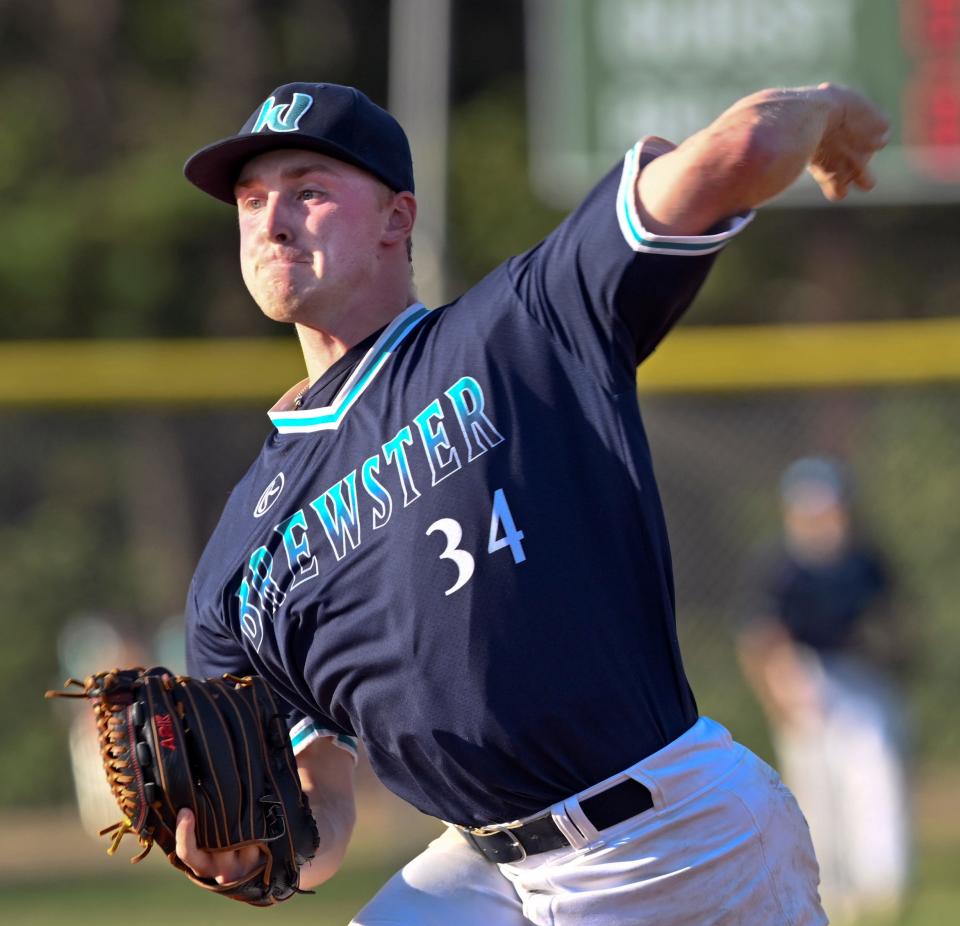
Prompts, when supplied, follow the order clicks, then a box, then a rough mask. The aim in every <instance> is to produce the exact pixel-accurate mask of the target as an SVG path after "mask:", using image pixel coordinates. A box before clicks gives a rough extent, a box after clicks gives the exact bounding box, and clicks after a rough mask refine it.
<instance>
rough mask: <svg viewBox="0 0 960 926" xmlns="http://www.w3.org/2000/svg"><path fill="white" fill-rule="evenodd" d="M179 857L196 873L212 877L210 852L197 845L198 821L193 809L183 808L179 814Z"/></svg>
mask: <svg viewBox="0 0 960 926" xmlns="http://www.w3.org/2000/svg"><path fill="white" fill-rule="evenodd" d="M176 839H177V857H178V858H179V859H180V861H182V862H183V863H184V864H185V865H187V866H188V867H189V868H190V869H191V870H192V871H193V873H194V874H195V875H197V876H199V877H201V878H209V877H212V871H211V869H212V865H211V862H212V859H211V856H210V853H209V852H205V851H204V850H203V849H200V848H198V846H197V821H196V818H195V817H194V816H193V813H192V811H189V810H181V811H180V813H178V814H177V836H176Z"/></svg>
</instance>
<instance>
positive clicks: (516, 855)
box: [457, 778, 653, 863]
mask: <svg viewBox="0 0 960 926" xmlns="http://www.w3.org/2000/svg"><path fill="white" fill-rule="evenodd" d="M651 807H653V798H652V797H651V796H650V792H649V791H648V790H647V789H646V788H645V787H644V786H643V785H642V784H640V782H639V781H634V780H633V779H632V778H628V779H627V780H626V781H622V782H620V784H618V785H614V786H613V787H612V788H607V790H606V791H601V792H600V793H599V794H595V795H594V796H593V797H588V798H585V799H584V800H582V801H580V809H581V810H582V811H583V812H584V814H585V816H586V818H587V819H588V820H589V821H590V822H591V823H592V824H593V825H594V827H596V829H598V830H605V829H607V828H608V827H611V826H614V825H615V824H617V823H622V822H623V821H624V820H629V819H630V817H635V816H636V815H637V814H640V813H643V812H644V811H645V810H649V809H650V808H651ZM457 829H458V830H459V831H460V832H461V833H462V834H463V837H464V839H466V840H467V842H468V843H469V844H470V845H471V846H473V848H474V849H476V850H477V852H479V853H480V854H481V855H482V856H484V857H485V858H487V859H489V860H490V861H491V862H500V863H505V862H519V861H520V860H521V859H524V858H526V857H527V856H528V855H536V854H537V853H538V852H548V851H549V850H550V849H559V848H561V847H563V846H566V847H569V846H570V841H569V840H568V839H567V837H566V836H564V835H563V833H562V832H561V830H560V828H559V827H558V826H557V824H556V823H554V821H553V817H552V816H551V815H550V812H549V811H544V813H543V814H542V815H541V816H537V817H534V818H533V819H532V820H528V821H527V822H526V823H524V824H522V825H520V826H511V827H501V828H495V827H476V828H466V827H457Z"/></svg>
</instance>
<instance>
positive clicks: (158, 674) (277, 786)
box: [47, 668, 319, 906]
mask: <svg viewBox="0 0 960 926" xmlns="http://www.w3.org/2000/svg"><path fill="white" fill-rule="evenodd" d="M66 686H67V687H69V686H76V687H79V688H81V689H83V690H82V691H48V692H47V697H58V696H59V697H74V698H89V699H90V700H91V701H92V703H93V712H94V715H95V716H96V720H97V731H98V734H99V737H100V753H101V756H102V759H103V764H104V768H105V770H106V773H107V781H108V783H109V784H110V787H111V789H112V790H113V796H114V797H115V798H116V801H117V803H118V804H119V806H120V810H121V812H122V814H123V819H122V820H121V821H120V822H119V823H115V824H114V825H113V826H109V827H107V828H106V829H104V830H101V832H100V835H101V836H102V835H105V834H107V833H113V834H114V836H113V842H112V845H111V846H110V848H109V849H108V852H109V854H111V855H112V854H113V853H114V852H116V850H117V847H118V846H119V844H120V841H121V840H122V838H123V837H124V836H125V835H126V834H127V833H133V834H134V835H136V836H137V838H138V839H139V842H140V846H141V851H140V853H139V854H138V855H137V856H135V857H134V858H133V859H132V860H131V861H133V862H138V861H140V860H141V859H142V858H143V857H144V856H145V855H146V854H147V853H148V852H149V851H150V849H151V847H152V846H153V844H154V843H155V842H156V843H159V845H160V847H161V849H163V851H164V852H165V853H166V855H167V858H168V859H169V861H170V863H171V864H172V865H174V866H175V867H177V868H179V869H180V870H181V871H183V872H184V874H186V875H187V877H188V878H190V880H191V881H193V882H194V883H195V884H198V885H200V886H201V887H204V888H207V889H208V890H211V891H216V892H218V893H221V894H225V895H226V896H228V897H232V898H233V899H234V900H242V901H245V902H246V903H249V904H254V905H256V906H267V905H269V904H274V903H278V902H279V901H281V900H286V899H288V898H289V897H292V896H293V895H294V894H296V893H305V892H303V891H300V890H299V888H298V883H299V877H300V868H301V866H302V865H304V864H305V863H306V862H307V861H308V860H309V859H311V858H313V855H314V853H315V852H316V849H317V845H318V841H319V840H318V836H317V827H316V823H315V821H314V819H313V815H312V814H311V813H310V808H309V805H308V803H307V800H306V798H305V797H304V794H303V791H302V790H301V788H300V779H299V777H298V775H297V768H296V763H295V760H294V758H293V751H292V749H291V747H290V738H289V736H288V734H287V730H286V725H285V724H284V721H283V718H282V716H281V715H280V714H279V712H278V711H277V707H276V705H275V703H274V701H273V697H272V696H271V694H270V690H269V689H268V688H267V686H266V684H265V683H264V682H263V680H262V679H261V678H259V677H257V676H247V677H245V678H237V677H235V676H230V675H226V676H224V677H223V678H222V679H221V678H211V679H207V680H206V681H200V680H197V679H192V678H187V677H186V676H175V675H173V674H172V673H170V672H169V671H168V670H166V669H163V668H154V669H147V670H144V669H142V668H136V669H124V670H121V669H113V670H111V671H109V672H98V673H96V674H95V675H91V676H90V677H89V678H87V679H86V680H85V681H83V682H80V681H77V680H76V679H69V680H68V681H67V682H66ZM182 808H188V809H190V810H192V811H193V813H194V816H195V817H196V821H197V826H196V835H197V845H198V846H199V848H201V849H206V850H208V851H215V850H221V849H239V848H242V847H244V846H250V845H254V846H257V847H258V848H259V849H260V850H261V859H262V864H261V865H260V867H258V868H257V869H256V870H255V871H254V872H253V873H251V874H250V875H249V876H247V877H246V878H245V879H243V880H242V881H237V882H234V883H230V884H218V883H217V882H216V881H214V880H212V879H207V878H200V877H198V876H197V875H195V874H194V873H193V872H192V871H191V870H190V869H189V868H188V867H187V866H186V865H185V864H184V863H183V862H182V861H181V860H180V858H179V857H178V856H177V854H176V840H175V832H176V825H177V812H178V811H179V810H181V809H182Z"/></svg>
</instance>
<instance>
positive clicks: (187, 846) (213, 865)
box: [176, 810, 261, 884]
mask: <svg viewBox="0 0 960 926" xmlns="http://www.w3.org/2000/svg"><path fill="white" fill-rule="evenodd" d="M176 841H177V857H178V858H179V859H180V860H181V861H182V862H183V863H184V864H185V865H187V867H188V868H189V869H190V870H191V871H192V872H193V873H194V874H195V875H196V876H197V877H198V878H210V879H212V880H214V881H216V882H217V883H218V884H229V883H232V882H234V881H240V880H242V879H243V878H246V877H248V876H249V875H251V874H253V872H254V871H255V870H256V869H257V868H259V867H260V865H261V853H260V849H259V847H258V846H243V847H242V848H240V849H224V850H222V851H219V850H218V851H215V852H208V851H206V850H205V849H201V848H200V847H199V846H198V845H197V821H196V818H195V817H194V815H193V813H192V812H191V811H189V810H181V811H180V813H179V814H177V834H176Z"/></svg>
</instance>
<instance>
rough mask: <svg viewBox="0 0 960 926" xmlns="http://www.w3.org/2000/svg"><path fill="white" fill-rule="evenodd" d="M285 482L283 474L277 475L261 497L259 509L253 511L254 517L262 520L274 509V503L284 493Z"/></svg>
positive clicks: (258, 504) (258, 503)
mask: <svg viewBox="0 0 960 926" xmlns="http://www.w3.org/2000/svg"><path fill="white" fill-rule="evenodd" d="M283 481H284V480H283V473H277V475H276V476H274V477H273V482H271V483H270V485H268V486H267V487H266V488H265V489H264V490H263V495H261V496H260V500H259V501H258V502H257V507H256V508H254V509H253V516H254V517H255V518H262V517H263V516H264V515H265V514H266V513H267V512H268V511H269V510H270V509H271V508H272V507H273V503H274V502H275V501H276V500H277V499H278V498H279V497H280V493H281V492H282V491H283Z"/></svg>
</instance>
